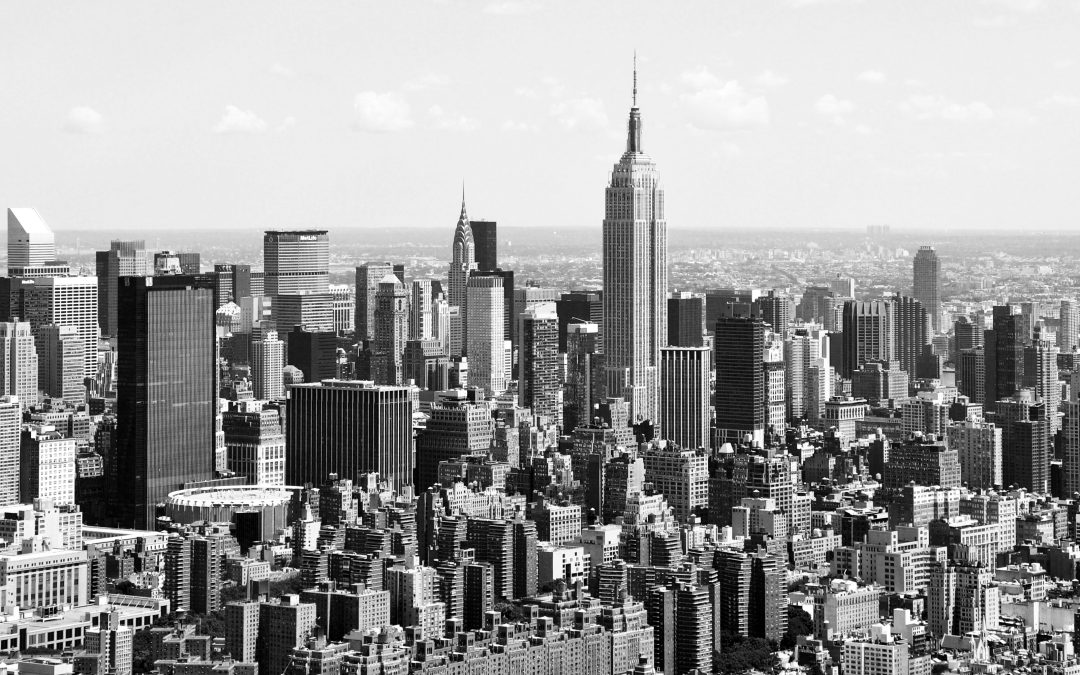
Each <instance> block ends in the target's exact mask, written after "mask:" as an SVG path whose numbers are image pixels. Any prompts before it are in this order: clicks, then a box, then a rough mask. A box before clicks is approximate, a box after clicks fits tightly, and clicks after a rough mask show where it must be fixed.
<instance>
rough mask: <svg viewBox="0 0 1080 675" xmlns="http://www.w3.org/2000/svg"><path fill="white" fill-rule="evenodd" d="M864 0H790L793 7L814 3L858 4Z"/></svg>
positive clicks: (789, 2)
mask: <svg viewBox="0 0 1080 675" xmlns="http://www.w3.org/2000/svg"><path fill="white" fill-rule="evenodd" d="M860 2H862V0H788V4H789V5H791V6H792V7H811V6H813V5H839V4H846V5H857V4H859V3H860Z"/></svg>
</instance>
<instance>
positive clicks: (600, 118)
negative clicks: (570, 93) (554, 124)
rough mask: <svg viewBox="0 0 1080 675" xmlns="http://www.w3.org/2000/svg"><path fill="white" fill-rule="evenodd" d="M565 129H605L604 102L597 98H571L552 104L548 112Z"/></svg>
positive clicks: (605, 113)
mask: <svg viewBox="0 0 1080 675" xmlns="http://www.w3.org/2000/svg"><path fill="white" fill-rule="evenodd" d="M549 112H550V114H551V116H552V117H554V118H555V119H556V120H558V122H559V124H561V125H563V127H564V128H565V129H569V130H574V129H606V128H607V126H608V116H607V112H605V111H604V102H603V101H601V100H600V99H598V98H588V97H583V98H572V99H568V100H566V101H559V102H557V103H553V104H552V105H551V108H550V110H549Z"/></svg>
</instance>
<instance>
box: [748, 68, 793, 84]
mask: <svg viewBox="0 0 1080 675" xmlns="http://www.w3.org/2000/svg"><path fill="white" fill-rule="evenodd" d="M754 83H755V84H757V85H758V86H760V87H782V86H784V85H785V84H787V83H788V79H787V78H786V77H784V76H783V75H779V74H777V73H774V72H773V71H771V70H766V71H765V72H763V73H762V74H760V75H758V76H757V77H755V78H754Z"/></svg>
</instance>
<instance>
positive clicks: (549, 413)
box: [517, 304, 563, 426]
mask: <svg viewBox="0 0 1080 675" xmlns="http://www.w3.org/2000/svg"><path fill="white" fill-rule="evenodd" d="M518 335H520V336H521V349H520V351H519V353H518V376H517V379H518V405H520V406H523V407H527V408H529V409H530V410H532V414H533V415H535V416H543V417H546V418H547V419H548V421H549V422H551V423H553V424H557V425H560V426H561V425H562V421H563V390H562V386H561V382H560V379H561V378H560V377H559V367H558V355H559V354H558V352H559V317H558V315H556V314H555V306H554V305H553V304H552V305H541V306H539V307H530V308H529V309H527V310H526V311H525V312H524V313H523V314H522V315H521V316H520V317H518Z"/></svg>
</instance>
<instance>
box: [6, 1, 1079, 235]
mask: <svg viewBox="0 0 1080 675" xmlns="http://www.w3.org/2000/svg"><path fill="white" fill-rule="evenodd" d="M6 10H7V11H6V16H7V19H8V23H9V25H10V26H12V27H13V29H12V30H10V31H9V35H8V36H7V39H5V41H3V43H0V62H2V63H4V64H6V65H7V67H6V68H3V69H0V87H3V89H4V90H5V91H8V92H17V94H18V95H12V96H10V97H9V100H8V101H7V105H5V106H4V108H3V110H2V111H0V147H3V148H4V149H5V151H6V153H5V154H6V159H7V161H5V162H3V164H2V165H0V205H3V206H5V207H8V206H33V207H35V208H37V209H38V210H39V212H40V213H41V214H42V216H43V217H44V218H45V220H46V221H47V222H48V223H49V224H50V226H51V227H52V228H53V229H54V230H56V231H57V232H67V231H83V230H90V231H125V230H145V231H146V232H147V238H148V239H149V238H150V237H156V236H161V235H166V234H167V233H168V232H169V231H170V230H175V229H177V228H186V229H193V230H200V229H208V230H214V229H250V230H253V231H260V230H263V229H268V228H292V227H324V228H327V229H330V230H335V229H339V230H344V229H349V228H355V227H373V226H376V227H409V228H445V230H446V231H447V232H448V233H449V232H450V231H451V230H452V227H453V223H454V221H455V220H456V216H457V211H458V200H459V198H460V197H459V193H460V189H461V181H462V179H464V180H465V183H466V190H467V200H468V205H469V213H470V215H472V216H473V217H474V218H480V217H485V218H489V219H493V220H497V221H498V222H499V223H500V226H501V227H507V228H514V227H527V228H536V229H537V230H543V229H548V230H550V229H560V228H561V229H575V228H589V229H592V228H596V229H597V230H599V227H600V222H601V220H602V218H603V199H602V196H601V195H602V193H603V187H604V186H605V184H606V181H607V176H608V172H609V171H610V170H611V167H612V165H613V164H614V163H615V162H616V161H617V160H618V157H619V155H620V154H621V152H622V150H623V147H624V136H625V133H624V132H625V126H626V114H627V110H628V108H629V106H630V88H631V59H632V54H633V51H634V49H635V48H636V49H637V53H638V64H639V90H640V93H639V104H640V106H641V109H642V114H643V119H644V125H645V126H644V148H645V150H646V151H647V152H649V153H650V154H651V155H652V156H653V157H654V158H655V160H656V162H657V164H658V166H659V169H660V175H661V180H662V182H663V186H664V188H665V190H666V192H667V204H666V205H667V217H668V222H669V224H670V227H671V229H672V230H673V231H679V230H684V231H695V230H707V229H715V230H717V231H729V230H736V231H752V230H754V229H762V230H764V229H767V230H770V231H785V230H789V231H790V230H797V229H807V230H811V229H813V230H841V229H850V230H862V229H863V228H865V226H866V225H883V224H887V225H890V226H891V227H892V228H893V230H894V231H896V232H900V233H907V232H919V231H930V232H934V231H940V232H947V231H955V230H964V229H984V230H988V229H999V230H1004V229H1008V228H1014V229H1017V230H1020V229H1036V230H1042V231H1062V230H1067V231H1069V232H1080V221H1078V220H1077V217H1076V215H1075V214H1076V213H1077V212H1078V211H1080V192H1078V191H1077V190H1076V189H1075V184H1076V178H1077V177H1078V176H1080V127H1078V125H1077V124H1076V123H1075V117H1076V113H1077V111H1078V110H1080V84H1078V83H1080V78H1077V70H1078V69H1080V61H1078V60H1077V57H1076V55H1075V53H1074V50H1073V49H1072V46H1073V45H1076V44H1080V3H1077V2H1073V1H1069V2H1048V1H1043V0H980V1H979V2H977V3H964V4H960V3H955V4H954V3H948V4H946V3H935V2H929V1H917V2H909V3H903V4H902V5H899V4H896V5H893V4H889V5H886V4H883V3H865V2H858V1H856V0H767V1H763V2H755V3H752V4H749V3H748V4H741V3H740V4H736V3H706V2H692V3H685V4H680V5H678V6H675V7H671V6H667V5H654V4H652V3H645V2H624V3H618V4H615V3H613V2H598V3H590V4H587V5H579V4H576V3H575V4H571V3H561V2H545V1H542V0H501V1H498V0H497V1H493V2H454V1H453V0H440V1H434V2H424V3H417V4H373V3H356V4H354V3H336V4H326V5H320V6H319V7H318V9H312V8H309V7H299V6H295V5H291V4H288V3H274V2H271V3H254V2H239V3H234V4H230V5H227V6H219V5H210V4H205V5H202V4H195V5H192V4H185V5H176V6H172V5H162V6H157V5H155V6H147V5H137V4H130V3H124V4H115V5H103V4H85V5H63V6H60V5H57V6H42V5H39V4H36V3H26V4H20V3H9V4H8V5H7V6H6ZM193 10H196V11H193ZM406 26H408V29H407V30H408V31H409V32H408V34H407V35H406V34H405V33H404V32H403V31H405V30H406V28H405V27H406ZM463 36H468V39H463ZM555 223H557V224H558V225H557V226H556V225H553V224H555Z"/></svg>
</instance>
